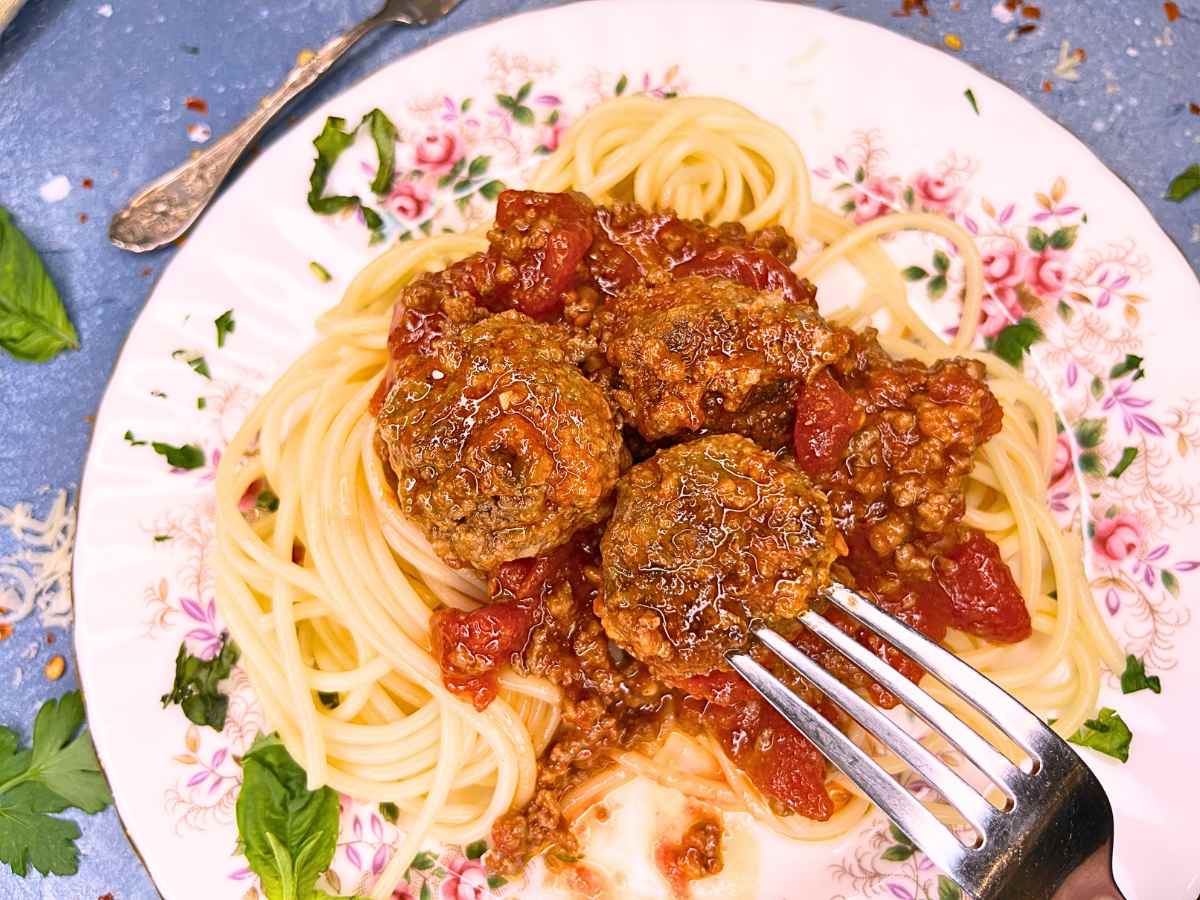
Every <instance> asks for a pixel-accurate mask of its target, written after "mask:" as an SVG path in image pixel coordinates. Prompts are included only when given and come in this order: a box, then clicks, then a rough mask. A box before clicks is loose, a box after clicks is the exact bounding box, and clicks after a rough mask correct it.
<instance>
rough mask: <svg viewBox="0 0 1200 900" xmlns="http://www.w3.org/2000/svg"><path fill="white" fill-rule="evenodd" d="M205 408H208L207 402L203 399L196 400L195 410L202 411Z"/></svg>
mask: <svg viewBox="0 0 1200 900" xmlns="http://www.w3.org/2000/svg"><path fill="white" fill-rule="evenodd" d="M206 406H208V401H207V400H205V399H204V398H203V397H197V398H196V409H204V408H205V407H206Z"/></svg>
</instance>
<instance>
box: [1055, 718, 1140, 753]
mask: <svg viewBox="0 0 1200 900" xmlns="http://www.w3.org/2000/svg"><path fill="white" fill-rule="evenodd" d="M1067 740H1069V741H1070V742H1071V743H1072V744H1078V745H1079V746H1081V747H1090V748H1091V749H1093V750H1097V751H1099V752H1100V753H1103V754H1105V755H1107V756H1111V757H1113V758H1114V759H1119V760H1120V761H1121V762H1128V761H1129V745H1130V744H1131V743H1132V742H1133V732H1132V731H1130V730H1129V726H1128V725H1126V724H1125V722H1124V721H1123V720H1122V719H1121V716H1120V714H1118V713H1117V711H1116V710H1113V709H1110V708H1108V707H1107V706H1106V707H1105V708H1104V709H1102V710H1100V713H1099V715H1098V716H1097V717H1096V718H1095V719H1088V720H1087V721H1086V722H1084V723H1083V726H1082V727H1081V728H1080V729H1079V730H1078V731H1076V732H1075V733H1074V734H1073V735H1071V736H1070V737H1069V738H1067Z"/></svg>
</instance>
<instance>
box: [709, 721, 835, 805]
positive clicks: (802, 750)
mask: <svg viewBox="0 0 1200 900" xmlns="http://www.w3.org/2000/svg"><path fill="white" fill-rule="evenodd" d="M703 721H704V724H705V725H706V726H707V727H708V729H709V730H710V731H711V732H712V733H713V735H714V736H715V737H716V738H717V740H718V741H720V742H721V746H722V747H724V748H725V752H726V753H727V754H728V755H729V758H730V759H731V760H733V762H734V763H735V764H736V765H737V767H738V768H739V769H741V770H742V771H743V772H745V773H746V776H747V777H748V778H749V779H750V781H751V782H752V783H753V784H754V786H755V787H756V788H758V789H759V790H760V791H761V792H762V793H763V795H764V796H766V797H767V799H768V800H771V801H774V804H776V805H779V806H782V807H783V808H784V809H787V810H791V811H792V812H794V813H798V814H800V815H802V816H806V817H807V818H810V819H816V820H817V821H818V822H824V821H825V820H826V819H828V818H829V817H830V816H831V815H833V812H834V808H833V799H832V798H831V797H830V796H829V791H828V790H826V788H825V768H826V767H825V757H824V756H822V755H821V751H819V750H818V749H817V748H816V747H814V746H813V745H812V744H811V743H810V742H809V741H808V739H807V738H805V737H804V736H803V735H802V734H800V732H798V731H796V729H794V728H793V727H792V726H791V725H790V724H788V721H787V720H786V719H785V718H784V717H783V716H781V715H780V714H779V713H777V712H776V711H775V710H774V709H773V708H771V707H770V706H768V705H767V704H766V703H764V702H761V701H758V702H753V703H746V704H742V705H739V706H736V707H729V706H719V705H717V704H715V703H710V704H708V706H707V707H706V708H705V710H704V714H703Z"/></svg>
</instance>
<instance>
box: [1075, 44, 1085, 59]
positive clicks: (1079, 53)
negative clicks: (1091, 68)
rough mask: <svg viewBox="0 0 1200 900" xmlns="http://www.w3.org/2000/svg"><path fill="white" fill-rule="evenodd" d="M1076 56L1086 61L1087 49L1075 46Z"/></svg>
mask: <svg viewBox="0 0 1200 900" xmlns="http://www.w3.org/2000/svg"><path fill="white" fill-rule="evenodd" d="M1075 58H1076V59H1077V60H1079V61H1080V62H1086V61H1087V51H1086V50H1084V49H1083V48H1082V47H1076V48H1075Z"/></svg>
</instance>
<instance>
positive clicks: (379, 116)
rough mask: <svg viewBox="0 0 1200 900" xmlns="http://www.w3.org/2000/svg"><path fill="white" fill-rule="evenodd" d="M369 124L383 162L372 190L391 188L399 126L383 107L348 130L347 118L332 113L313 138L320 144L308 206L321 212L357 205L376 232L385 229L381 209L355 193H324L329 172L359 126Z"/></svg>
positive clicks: (338, 210) (379, 158) (309, 181)
mask: <svg viewBox="0 0 1200 900" xmlns="http://www.w3.org/2000/svg"><path fill="white" fill-rule="evenodd" d="M363 125H366V126H368V129H369V130H370V132H371V139H372V140H373V141H374V142H375V154H376V156H377V158H378V160H379V166H378V169H377V170H376V173H375V179H374V180H373V181H372V182H371V190H372V191H374V192H375V193H376V194H384V193H387V192H388V191H389V190H391V187H392V180H393V178H394V177H395V173H396V137H397V134H396V126H395V125H393V124H392V120H391V119H389V118H388V117H387V116H386V115H385V114H384V113H383V111H382V110H379V109H373V110H371V111H370V112H369V113H367V114H366V115H365V116H363V118H362V121H361V122H359V123H358V125H356V126H355V127H354V128H353V129H352V130H350V131H347V130H346V120H345V119H342V118H339V117H338V116H330V117H329V118H328V119H326V120H325V127H324V128H323V129H322V130H321V133H320V134H319V135H317V136H316V138H314V139H313V146H314V147H316V148H317V158H316V159H315V160H314V161H313V170H312V174H311V175H310V176H309V178H308V208H309V209H311V210H312V211H313V212H315V213H320V214H321V215H330V214H332V213H336V212H341V211H342V210H343V209H346V208H348V207H354V206H357V207H358V208H359V209H360V210H361V211H362V214H363V218H364V219H365V220H366V222H367V227H368V228H370V229H371V231H372V232H374V233H375V234H379V233H380V232H381V230H382V229H383V219H381V218H380V217H379V213H377V212H376V211H375V210H373V209H371V208H370V207H368V206H363V203H362V200H361V199H360V198H359V197H357V196H355V195H338V194H334V195H331V196H328V197H326V196H324V194H325V185H326V184H327V183H328V181H329V174H330V173H331V172H332V171H333V166H334V163H336V162H337V160H338V157H339V156H341V155H342V153H344V152H345V151H346V149H347V148H349V147H350V146H351V145H352V144H353V143H354V138H355V135H357V134H358V129H359V128H361V127H362V126H363Z"/></svg>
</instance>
